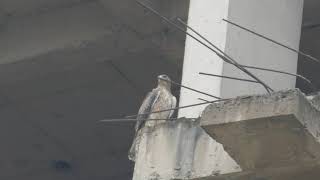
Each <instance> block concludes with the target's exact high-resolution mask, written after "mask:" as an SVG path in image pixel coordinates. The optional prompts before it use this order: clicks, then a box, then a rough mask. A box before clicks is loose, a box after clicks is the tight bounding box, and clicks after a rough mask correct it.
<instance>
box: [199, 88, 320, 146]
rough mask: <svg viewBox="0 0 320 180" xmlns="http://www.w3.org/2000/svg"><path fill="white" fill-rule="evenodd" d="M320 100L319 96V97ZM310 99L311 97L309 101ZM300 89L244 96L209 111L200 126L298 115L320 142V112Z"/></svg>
mask: <svg viewBox="0 0 320 180" xmlns="http://www.w3.org/2000/svg"><path fill="white" fill-rule="evenodd" d="M318 98H319V97H318ZM309 99H310V98H309ZM315 102H318V105H319V104H320V103H319V101H315V100H314V102H312V101H311V100H308V98H307V96H306V95H305V94H303V93H302V92H301V91H300V90H299V89H290V90H283V91H278V92H274V93H272V94H270V95H269V94H264V95H252V96H240V97H237V98H234V99H231V100H229V101H225V102H220V103H214V104H211V105H209V106H207V107H206V108H205V110H204V111H203V113H202V116H201V121H200V125H201V126H202V127H204V126H207V125H215V124H225V123H230V122H239V121H245V120H252V119H258V118H265V117H273V116H281V115H294V116H295V117H296V118H297V119H298V120H299V121H300V123H302V124H303V125H304V126H305V127H306V128H307V129H308V131H309V132H310V133H311V134H312V135H313V136H314V137H315V138H316V140H317V141H318V142H320V111H319V110H318V109H317V107H316V105H315V104H316V103H315Z"/></svg>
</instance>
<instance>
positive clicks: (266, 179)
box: [193, 165, 320, 180]
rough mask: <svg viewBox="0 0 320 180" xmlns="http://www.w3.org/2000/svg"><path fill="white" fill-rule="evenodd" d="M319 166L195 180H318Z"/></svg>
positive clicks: (246, 172) (249, 172)
mask: <svg viewBox="0 0 320 180" xmlns="http://www.w3.org/2000/svg"><path fill="white" fill-rule="evenodd" d="M319 170H320V167H319V165H309V166H304V167H301V166H292V167H285V168H270V169H264V170H258V171H245V172H240V173H232V174H227V175H221V176H211V177H204V178H197V179H193V180H301V179H308V180H317V179H318V178H319V176H320V171H319Z"/></svg>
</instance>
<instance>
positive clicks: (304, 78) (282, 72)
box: [177, 18, 317, 91]
mask: <svg viewBox="0 0 320 180" xmlns="http://www.w3.org/2000/svg"><path fill="white" fill-rule="evenodd" d="M177 20H178V21H179V22H180V23H181V24H182V25H184V26H185V27H186V28H188V29H190V30H191V31H192V32H194V33H195V34H197V35H198V36H199V37H200V38H202V39H203V40H204V41H206V42H207V43H209V44H210V45H211V46H212V47H214V48H215V49H216V50H218V51H219V52H220V53H221V54H223V55H224V56H226V57H227V58H229V59H232V58H231V57H230V56H229V55H228V54H226V53H225V52H223V51H222V50H221V49H219V48H218V47H216V46H215V45H214V44H213V43H212V42H211V41H209V40H208V39H207V38H205V37H204V36H203V35H202V34H200V33H199V32H198V31H196V30H195V29H194V28H192V27H191V26H189V25H188V24H187V23H186V22H184V21H183V20H182V19H180V18H177ZM228 63H229V62H228ZM240 66H242V67H244V68H249V69H256V70H262V71H269V72H275V73H279V74H286V75H289V76H294V77H297V78H299V79H301V80H303V81H305V82H306V83H307V84H308V85H309V87H310V89H311V90H312V91H316V89H317V88H316V87H315V86H314V85H313V83H312V82H311V80H309V79H308V78H306V77H304V76H302V75H300V74H293V73H289V72H285V71H280V70H275V69H269V68H261V67H256V66H248V65H243V64H240Z"/></svg>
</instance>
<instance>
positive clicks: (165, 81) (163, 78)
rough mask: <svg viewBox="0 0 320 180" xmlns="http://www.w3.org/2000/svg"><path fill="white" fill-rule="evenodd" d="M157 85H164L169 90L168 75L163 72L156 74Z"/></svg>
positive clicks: (169, 80) (169, 81)
mask: <svg viewBox="0 0 320 180" xmlns="http://www.w3.org/2000/svg"><path fill="white" fill-rule="evenodd" d="M158 86H164V87H166V88H168V89H169V90H170V89H171V79H170V78H169V76H168V75H165V74H162V75H159V76H158Z"/></svg>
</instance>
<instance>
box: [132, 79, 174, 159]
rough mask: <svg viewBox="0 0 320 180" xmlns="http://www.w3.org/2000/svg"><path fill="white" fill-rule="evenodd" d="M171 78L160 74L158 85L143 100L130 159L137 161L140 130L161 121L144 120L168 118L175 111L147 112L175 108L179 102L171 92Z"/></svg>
mask: <svg viewBox="0 0 320 180" xmlns="http://www.w3.org/2000/svg"><path fill="white" fill-rule="evenodd" d="M170 82H171V80H170V78H169V77H168V76H167V75H160V76H158V86H157V87H156V88H155V89H153V90H152V91H151V92H149V93H148V94H147V96H146V98H145V99H144V101H143V102H142V105H141V107H140V109H139V112H138V117H137V119H138V120H139V119H142V121H137V123H136V126H135V137H134V140H133V143H132V145H131V148H130V151H129V154H128V157H129V159H130V160H132V161H135V158H136V152H137V149H138V148H139V142H140V136H141V134H140V132H141V131H140V130H141V129H142V128H143V127H144V126H153V125H155V124H157V123H159V121H157V122H155V121H147V122H146V121H143V119H168V118H171V116H172V115H173V113H174V110H172V111H166V112H161V113H154V114H146V113H150V112H154V111H159V110H164V109H171V108H175V107H176V104H177V100H176V97H174V96H173V95H172V94H171V83H170ZM162 122H163V121H162Z"/></svg>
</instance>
